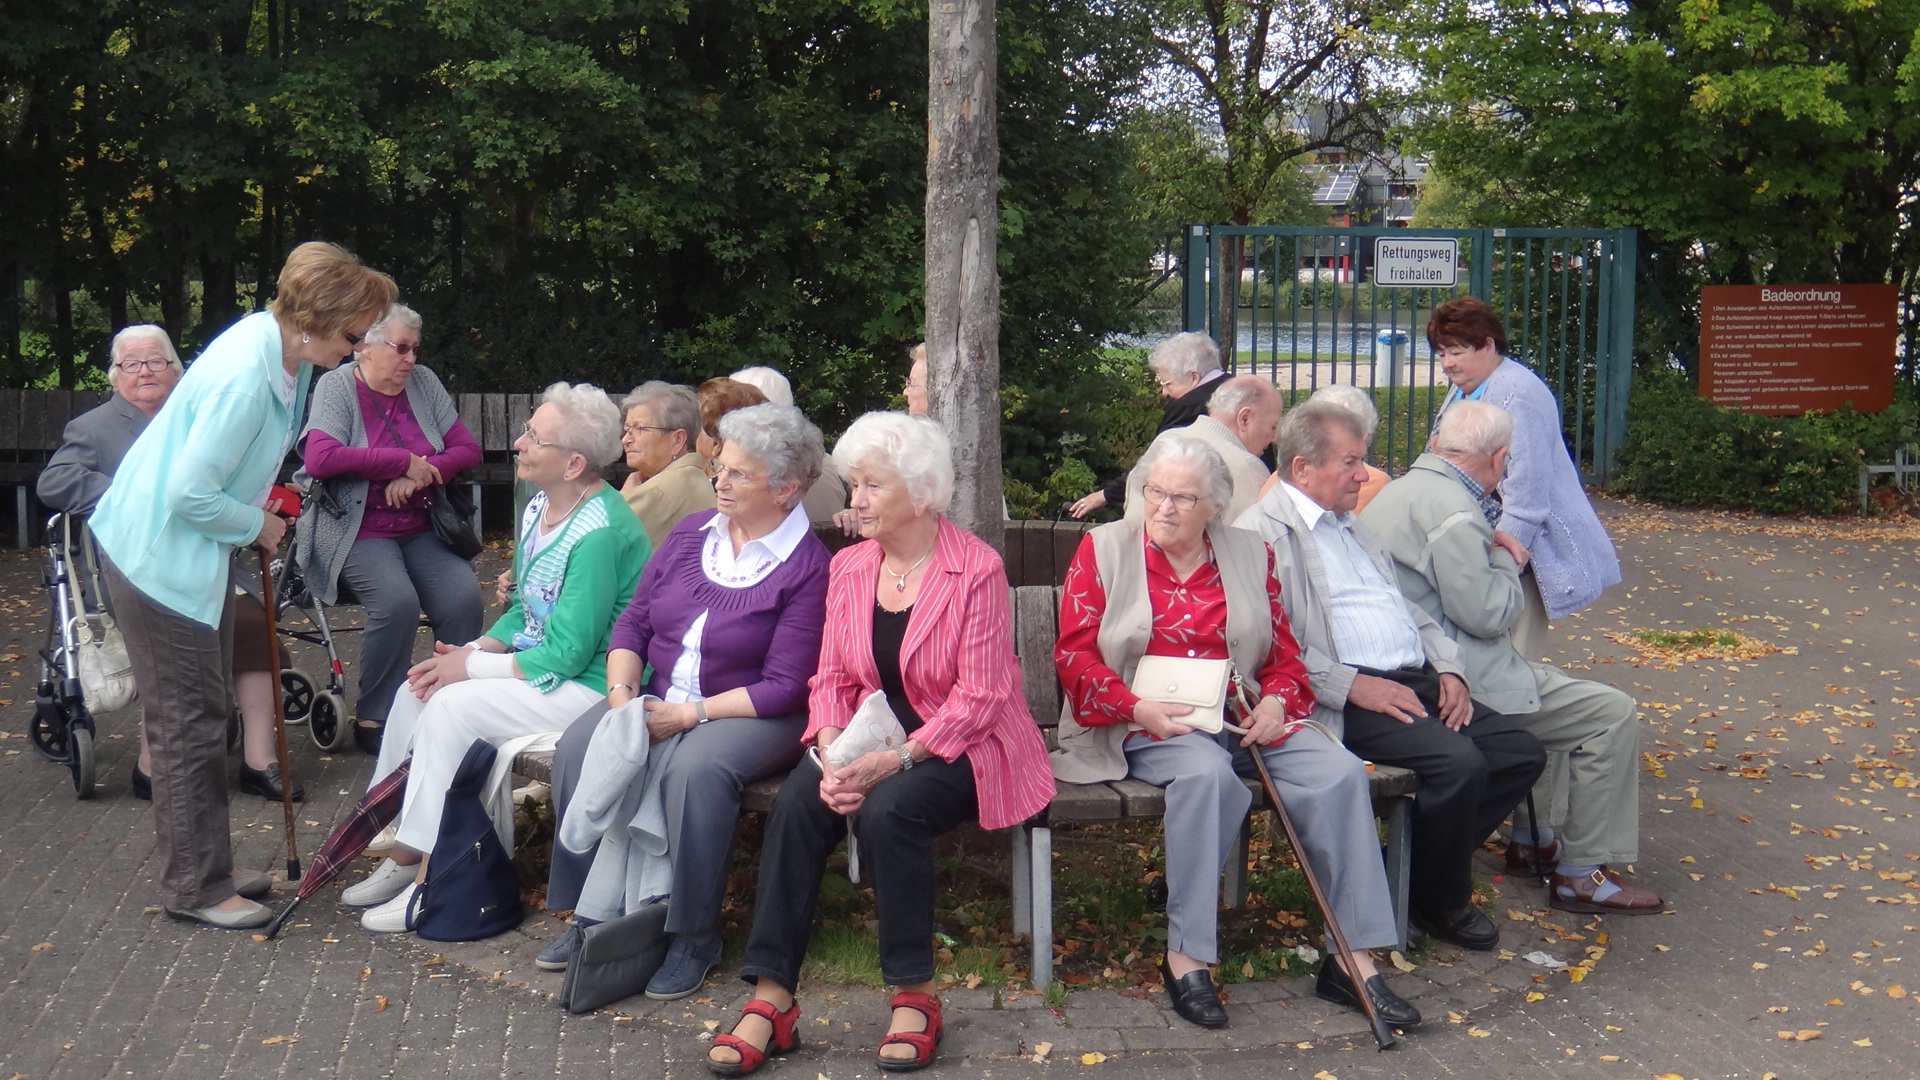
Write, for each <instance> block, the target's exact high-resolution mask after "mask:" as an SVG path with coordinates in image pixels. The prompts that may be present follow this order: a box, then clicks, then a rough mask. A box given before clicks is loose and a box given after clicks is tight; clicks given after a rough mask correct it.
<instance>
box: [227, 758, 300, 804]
mask: <svg viewBox="0 0 1920 1080" xmlns="http://www.w3.org/2000/svg"><path fill="white" fill-rule="evenodd" d="M240 791H241V792H242V793H243V794H246V795H258V796H260V797H261V798H263V799H266V800H267V801H269V802H279V801H280V763H279V762H277V761H273V762H268V763H267V767H266V768H264V769H249V768H247V763H246V762H244V761H243V762H241V763H240ZM306 797H307V793H306V790H305V789H303V788H302V787H301V786H300V781H298V780H295V781H294V782H293V801H294V802H299V801H301V800H302V799H305V798H306Z"/></svg>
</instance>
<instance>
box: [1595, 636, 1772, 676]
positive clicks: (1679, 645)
mask: <svg viewBox="0 0 1920 1080" xmlns="http://www.w3.org/2000/svg"><path fill="white" fill-rule="evenodd" d="M1607 637H1609V638H1611V639H1612V640H1614V641H1617V642H1619V643H1620V644H1622V645H1628V646H1631V647H1632V648H1633V649H1635V650H1636V651H1638V652H1639V653H1640V654H1641V655H1643V656H1646V657H1649V658H1650V659H1654V660H1658V661H1660V662H1661V666H1662V667H1666V668H1676V667H1678V666H1679V665H1681V664H1684V663H1688V662H1691V661H1694V660H1756V659H1758V658H1760V657H1762V656H1770V655H1772V654H1774V653H1777V652H1785V653H1794V652H1797V651H1798V650H1797V649H1795V648H1793V647H1791V646H1789V647H1787V648H1785V649H1783V648H1781V647H1780V646H1778V645H1775V644H1773V643H1772V642H1767V641H1761V640H1760V639H1759V638H1754V637H1748V636H1747V635H1745V634H1742V633H1739V632H1737V631H1733V630H1728V629H1725V628H1718V629H1716V628H1713V627H1697V628H1694V629H1691V630H1662V629H1658V628H1648V629H1642V630H1624V631H1621V630H1615V631H1608V633H1607Z"/></svg>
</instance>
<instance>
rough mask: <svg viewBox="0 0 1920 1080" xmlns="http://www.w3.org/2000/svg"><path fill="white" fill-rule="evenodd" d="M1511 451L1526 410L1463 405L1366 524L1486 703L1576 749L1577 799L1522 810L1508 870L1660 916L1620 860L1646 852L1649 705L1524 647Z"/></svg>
mask: <svg viewBox="0 0 1920 1080" xmlns="http://www.w3.org/2000/svg"><path fill="white" fill-rule="evenodd" d="M1512 446H1513V418H1512V417H1510V416H1508V415H1507V413H1506V412H1505V411H1504V410H1502V409H1501V408H1500V407H1499V406H1498V405H1489V404H1487V403H1485V402H1480V401H1466V400H1463V401H1457V402H1455V403H1454V404H1453V406H1452V407H1451V408H1449V409H1448V410H1447V411H1446V413H1445V414H1444V415H1443V416H1442V417H1441V418H1440V425H1439V427H1438V429H1437V430H1436V431H1435V432H1434V438H1433V447H1432V449H1431V450H1430V451H1429V452H1428V453H1425V454H1422V455H1420V457H1419V459H1418V460H1416V461H1415V462H1414V463H1413V467H1412V468H1410V469H1408V470H1407V473H1406V475H1405V476H1402V477H1400V478H1399V479H1397V480H1395V481H1393V482H1392V483H1390V484H1388V485H1387V486H1386V488H1385V490H1383V491H1381V492H1380V494H1379V496H1378V497H1376V498H1375V499H1374V500H1373V502H1372V503H1371V504H1370V505H1369V506H1368V507H1367V509H1366V511H1365V513H1363V514H1362V515H1361V520H1362V521H1364V522H1366V524H1367V526H1368V527H1369V528H1371V529H1372V530H1373V531H1374V532H1375V533H1376V534H1377V535H1378V536H1379V537H1380V539H1381V541H1382V542H1384V543H1385V544H1386V546H1387V550H1388V551H1389V552H1391V553H1392V555H1393V561H1394V569H1395V572H1396V576H1397V577H1398V580H1399V585H1400V591H1401V593H1402V594H1404V595H1405V596H1406V598H1407V599H1408V600H1409V601H1411V602H1413V603H1414V604H1417V605H1418V606H1419V607H1420V609H1421V610H1422V611H1425V612H1426V613H1427V614H1428V615H1429V616H1431V617H1432V618H1433V620H1434V621H1435V622H1437V623H1439V624H1440V628H1441V629H1442V630H1444V631H1446V634H1447V636H1448V637H1449V638H1452V639H1453V641H1454V643H1455V644H1457V645H1458V646H1459V647H1460V657H1461V666H1462V667H1464V668H1465V673H1466V678H1467V683H1468V685H1470V686H1471V687H1472V688H1473V697H1474V699H1475V700H1476V701H1479V702H1481V703H1482V704H1484V705H1486V706H1488V707H1489V708H1493V709H1498V710H1499V711H1500V712H1502V713H1505V714H1506V715H1508V716H1513V717H1516V718H1518V719H1519V720H1520V722H1521V723H1522V724H1523V725H1525V727H1526V729H1527V730H1528V731H1530V732H1532V733H1533V734H1534V735H1535V736H1537V737H1538V738H1539V739H1540V741H1541V742H1542V743H1544V744H1545V745H1546V748H1547V750H1548V751H1549V752H1552V753H1557V754H1564V755H1566V760H1567V775H1568V777H1569V782H1568V784H1567V787H1566V792H1565V796H1564V797H1565V805H1564V806H1547V807H1539V806H1538V805H1536V806H1535V807H1534V808H1535V809H1541V810H1543V811H1544V812H1543V813H1542V814H1541V817H1540V819H1539V820H1533V819H1531V818H1530V816H1525V815H1524V814H1523V813H1522V812H1516V814H1515V816H1514V830H1513V835H1514V842H1513V844H1512V845H1510V846H1509V847H1508V848H1507V867H1508V869H1509V870H1512V871H1514V872H1516V873H1520V872H1525V871H1527V870H1528V869H1529V868H1530V866H1532V865H1533V864H1534V863H1535V862H1536V860H1537V861H1538V863H1539V864H1541V865H1543V866H1553V867H1554V870H1553V873H1552V875H1551V876H1550V878H1549V879H1548V891H1547V902H1548V903H1549V904H1550V905H1552V906H1553V907H1556V908H1559V909H1561V910H1562V911H1577V912H1582V913H1602V914H1616V915H1647V914H1652V913H1653V912H1657V911H1659V910H1661V906H1662V905H1661V900H1660V897H1659V896H1657V895H1655V894H1654V893H1653V892H1652V891H1651V890H1648V889H1644V888H1642V887H1640V886H1639V885H1635V884H1633V883H1632V882H1630V881H1627V880H1626V879H1624V878H1622V877H1621V876H1620V875H1619V874H1618V873H1616V872H1615V871H1614V870H1612V869H1610V868H1609V867H1610V866H1625V865H1628V864H1630V863H1632V862H1633V861H1634V860H1635V859H1637V858H1638V857H1639V848H1640V779H1639V778H1640V773H1639V769H1638V767H1637V766H1638V764H1639V733H1640V728H1639V723H1638V714H1639V709H1638V707H1637V706H1636V705H1635V704H1634V701H1633V698H1631V697H1629V696H1628V695H1627V694H1626V693H1624V692H1622V691H1620V690H1617V689H1615V688H1613V687H1611V686H1607V685H1604V684H1602V683H1597V682H1590V681H1588V680H1585V679H1576V678H1573V677H1571V676H1569V675H1568V674H1567V673H1566V672H1564V671H1561V670H1560V669H1559V668H1556V667H1551V666H1549V665H1546V664H1536V663H1531V662H1529V661H1528V660H1527V659H1526V658H1525V657H1523V656H1521V655H1520V653H1519V651H1518V650H1516V649H1515V648H1514V647H1513V640H1512V632H1513V627H1514V624H1515V623H1516V622H1517V621H1518V620H1519V619H1520V617H1521V614H1522V611H1523V609H1524V607H1525V602H1526V601H1525V593H1524V592H1523V590H1522V588H1521V583H1520V570H1521V568H1522V567H1524V566H1525V565H1526V559H1527V549H1526V548H1524V547H1522V546H1521V545H1520V542H1519V541H1518V540H1516V539H1515V538H1513V537H1512V536H1509V535H1508V534H1506V533H1504V532H1498V531H1496V530H1495V529H1494V527H1493V526H1494V523H1495V522H1497V521H1499V520H1500V515H1501V513H1502V512H1503V510H1502V507H1501V505H1500V498H1499V495H1498V486H1499V483H1500V478H1501V476H1503V475H1504V474H1505V472H1506V465H1507V455H1508V453H1509V452H1510V451H1511V449H1512ZM1535 793H1536V794H1539V789H1538V788H1536V789H1535ZM1530 801H1531V800H1530ZM1554 801H1558V800H1557V799H1556V800H1554Z"/></svg>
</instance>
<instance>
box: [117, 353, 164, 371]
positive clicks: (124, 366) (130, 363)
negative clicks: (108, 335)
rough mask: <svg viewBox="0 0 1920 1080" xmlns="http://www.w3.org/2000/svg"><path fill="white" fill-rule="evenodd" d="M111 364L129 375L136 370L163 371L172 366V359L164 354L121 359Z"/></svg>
mask: <svg viewBox="0 0 1920 1080" xmlns="http://www.w3.org/2000/svg"><path fill="white" fill-rule="evenodd" d="M113 366H114V367H117V368H119V369H120V370H121V371H124V372H126V373H127V374H129V375H131V374H133V373H134V372H136V371H165V370H166V369H167V368H169V367H172V366H173V361H171V360H169V359H167V358H166V357H164V356H154V357H149V358H147V359H145V360H122V361H120V362H118V363H116V364H114V365H113Z"/></svg>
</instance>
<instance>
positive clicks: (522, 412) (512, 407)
mask: <svg viewBox="0 0 1920 1080" xmlns="http://www.w3.org/2000/svg"><path fill="white" fill-rule="evenodd" d="M538 404H539V399H537V398H536V397H534V395H532V394H508V395H507V444H508V445H509V446H511V445H512V444H513V440H515V439H517V438H519V437H520V429H521V428H523V427H525V426H527V421H529V420H531V419H533V410H534V407H535V406H536V405H538Z"/></svg>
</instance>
